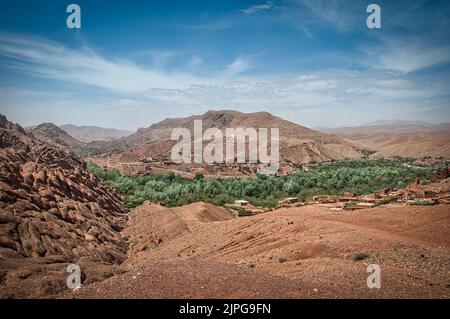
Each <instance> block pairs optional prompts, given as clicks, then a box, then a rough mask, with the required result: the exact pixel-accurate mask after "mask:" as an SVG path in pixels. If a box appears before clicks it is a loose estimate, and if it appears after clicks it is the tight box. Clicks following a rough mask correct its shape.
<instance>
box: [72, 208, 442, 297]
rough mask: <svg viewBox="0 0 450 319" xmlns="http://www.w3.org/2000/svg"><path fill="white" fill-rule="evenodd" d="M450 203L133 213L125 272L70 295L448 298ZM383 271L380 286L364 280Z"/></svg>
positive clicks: (176, 210) (202, 209)
mask: <svg viewBox="0 0 450 319" xmlns="http://www.w3.org/2000/svg"><path fill="white" fill-rule="evenodd" d="M449 227H450V206H449V205H437V206H430V207H422V206H403V205H400V204H390V205H384V206H380V207H377V208H372V209H363V210H358V211H352V212H342V211H341V212H335V211H332V210H330V209H329V208H327V207H324V206H322V205H310V206H304V207H295V208H282V209H278V210H275V211H272V212H268V213H264V214H260V215H256V216H251V217H241V218H235V217H233V216H232V215H230V214H229V213H228V211H226V210H225V209H222V208H218V207H215V206H212V205H209V204H205V203H195V204H191V205H187V206H183V207H177V208H165V207H163V206H159V205H156V204H150V203H147V202H146V203H144V204H143V205H141V206H139V207H138V208H136V209H135V210H133V211H132V212H131V214H130V218H129V221H128V226H127V228H126V229H125V231H124V233H123V234H124V236H125V238H126V239H127V240H128V241H129V243H130V247H131V249H130V250H129V253H128V257H127V259H126V261H125V262H124V263H123V264H122V266H123V267H124V269H125V272H124V273H123V274H117V275H114V276H112V277H111V278H109V279H107V280H105V281H102V282H97V283H94V284H91V285H88V286H85V287H82V288H81V289H79V290H75V291H73V292H70V293H67V294H65V295H64V297H65V298H449V297H450V281H449V278H450V276H449V272H450V236H449V233H450V231H449ZM369 264H379V265H380V267H381V288H380V289H369V288H368V287H367V284H366V280H367V277H368V276H369V274H368V273H367V272H366V270H367V266H368V265H369Z"/></svg>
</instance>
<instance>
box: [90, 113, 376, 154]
mask: <svg viewBox="0 0 450 319" xmlns="http://www.w3.org/2000/svg"><path fill="white" fill-rule="evenodd" d="M194 120H202V123H203V130H206V129H208V128H212V127H215V128H218V129H220V130H225V129H226V128H238V127H241V128H249V127H253V128H256V129H258V128H279V129H280V157H281V159H282V160H285V161H290V162H294V163H312V162H324V161H331V160H342V159H356V158H361V157H363V156H364V155H367V154H369V153H370V150H369V149H367V148H364V147H360V146H358V145H355V144H353V143H351V142H349V141H345V140H343V139H341V138H339V137H336V136H331V135H328V134H324V133H321V132H318V131H314V130H312V129H309V128H306V127H303V126H300V125H298V124H295V123H292V122H289V121H286V120H284V119H282V118H280V117H276V116H273V115H271V114H269V113H267V112H257V113H241V112H238V111H228V110H223V111H208V112H207V113H205V114H203V115H194V116H190V117H186V118H168V119H165V120H163V121H161V122H159V123H156V124H153V125H151V126H150V127H148V128H141V129H139V130H138V131H137V132H136V133H135V134H132V135H130V136H127V137H124V138H121V139H119V140H116V141H111V142H94V143H89V144H88V146H91V147H97V148H100V149H103V150H105V151H116V152H117V151H119V152H122V155H123V157H124V158H127V159H129V160H139V159H140V158H142V157H145V156H152V155H156V154H164V153H165V154H170V151H171V148H172V146H173V144H174V143H175V142H173V141H171V132H172V130H173V129H174V128H187V129H189V130H190V131H191V132H192V131H193V123H194Z"/></svg>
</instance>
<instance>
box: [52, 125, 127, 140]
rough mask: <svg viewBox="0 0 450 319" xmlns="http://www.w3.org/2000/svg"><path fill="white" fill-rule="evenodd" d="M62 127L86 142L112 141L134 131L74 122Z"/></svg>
mask: <svg viewBox="0 0 450 319" xmlns="http://www.w3.org/2000/svg"><path fill="white" fill-rule="evenodd" d="M60 128H61V129H62V130H64V131H66V132H67V133H68V134H69V135H70V136H73V137H74V138H76V139H77V140H79V141H82V142H85V143H89V142H92V141H111V140H115V139H118V138H121V137H125V136H128V135H130V134H132V133H133V132H130V131H126V130H117V129H111V128H103V127H98V126H77V125H73V124H66V125H62V126H60Z"/></svg>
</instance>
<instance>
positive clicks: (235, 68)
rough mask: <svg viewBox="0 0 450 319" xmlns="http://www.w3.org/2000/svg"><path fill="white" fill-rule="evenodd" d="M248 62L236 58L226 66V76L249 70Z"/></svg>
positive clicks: (241, 58) (240, 57)
mask: <svg viewBox="0 0 450 319" xmlns="http://www.w3.org/2000/svg"><path fill="white" fill-rule="evenodd" d="M250 66H251V65H250V62H249V61H248V59H246V58H244V57H243V56H238V57H236V59H235V60H234V61H233V62H232V63H231V64H229V65H228V66H227V73H228V75H238V74H241V73H243V72H245V71H247V70H248V69H250Z"/></svg>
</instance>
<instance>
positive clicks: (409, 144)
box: [323, 121, 450, 158]
mask: <svg viewBox="0 0 450 319" xmlns="http://www.w3.org/2000/svg"><path fill="white" fill-rule="evenodd" d="M323 132H325V133H327V134H333V135H335V136H337V137H341V138H344V139H348V140H351V141H353V142H355V143H358V144H360V145H364V146H366V147H368V148H371V149H374V150H376V151H377V152H376V153H375V154H374V155H373V156H374V157H392V156H401V157H415V158H421V157H428V156H431V157H441V156H442V157H446V158H450V123H441V124H439V125H433V124H429V123H425V122H405V121H403V122H398V121H396V122H395V123H390V122H383V123H381V122H377V123H373V124H368V125H364V126H358V127H343V128H334V129H326V130H323Z"/></svg>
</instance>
